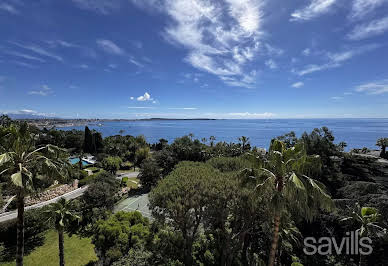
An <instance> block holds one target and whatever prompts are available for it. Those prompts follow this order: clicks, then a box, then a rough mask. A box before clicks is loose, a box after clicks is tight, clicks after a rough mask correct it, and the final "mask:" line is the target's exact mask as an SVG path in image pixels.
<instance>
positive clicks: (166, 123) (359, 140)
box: [60, 119, 388, 150]
mask: <svg viewBox="0 0 388 266" xmlns="http://www.w3.org/2000/svg"><path fill="white" fill-rule="evenodd" d="M322 126H327V127H328V128H329V129H330V130H332V131H333V134H334V136H335V142H336V143H338V142H340V141H345V142H346V143H347V144H348V147H347V148H346V149H347V150H349V149H351V148H362V147H367V148H370V149H378V147H376V146H375V144H376V140H377V139H378V138H381V137H388V119H257V120H256V119H255V120H151V121H127V122H103V123H102V126H98V125H96V124H90V125H89V128H90V129H95V130H97V131H99V132H101V133H102V135H103V136H104V137H107V136H111V135H116V134H119V131H120V130H124V135H133V136H137V135H144V136H145V137H146V139H147V141H148V142H150V143H155V142H158V140H159V139H160V138H165V139H167V140H168V141H169V143H171V142H172V141H173V140H174V139H175V138H177V137H181V136H183V135H187V134H189V133H193V134H194V138H198V139H200V140H201V139H202V138H207V139H209V137H210V136H215V137H216V141H226V142H238V138H239V137H241V136H247V137H249V140H250V143H251V145H254V146H258V147H263V148H268V146H269V142H270V140H271V139H272V138H274V137H277V136H280V135H283V134H285V133H288V132H290V131H295V133H296V134H297V135H298V136H300V135H301V134H302V133H303V132H305V131H307V132H311V130H312V129H314V128H320V127H322ZM73 128H74V129H79V130H83V129H84V126H75V127H65V128H60V129H64V130H70V129H73Z"/></svg>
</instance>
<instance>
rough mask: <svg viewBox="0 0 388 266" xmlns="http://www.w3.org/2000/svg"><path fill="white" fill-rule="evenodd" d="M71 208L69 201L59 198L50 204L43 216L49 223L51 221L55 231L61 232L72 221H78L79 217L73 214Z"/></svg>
mask: <svg viewBox="0 0 388 266" xmlns="http://www.w3.org/2000/svg"><path fill="white" fill-rule="evenodd" d="M73 208H74V207H73V205H72V202H71V201H68V200H66V199H65V198H60V199H59V200H58V201H57V202H54V203H51V204H50V205H49V206H48V207H47V210H45V212H44V214H45V216H46V217H48V220H49V221H50V220H53V222H54V225H55V228H56V229H57V230H63V228H65V226H67V225H68V224H70V223H71V222H72V221H74V220H77V221H78V220H80V217H79V216H78V215H76V214H75V213H74V211H73Z"/></svg>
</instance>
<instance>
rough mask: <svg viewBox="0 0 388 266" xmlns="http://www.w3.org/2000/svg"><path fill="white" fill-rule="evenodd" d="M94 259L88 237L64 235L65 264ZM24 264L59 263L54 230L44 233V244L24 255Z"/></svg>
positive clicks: (77, 264)
mask: <svg viewBox="0 0 388 266" xmlns="http://www.w3.org/2000/svg"><path fill="white" fill-rule="evenodd" d="M96 260H97V257H96V254H95V253H94V245H93V244H92V243H91V240H90V239H89V238H79V237H78V236H76V235H73V236H72V237H69V236H68V235H65V264H66V265H67V266H71V265H74V266H82V265H85V264H87V263H88V262H90V261H96ZM2 265H5V266H8V265H9V266H11V265H15V262H9V263H4V264H2ZM24 265H28V266H41V265H46V266H51V265H53V266H57V265H59V258H58V234H57V232H56V231H49V232H48V233H47V235H46V240H45V243H44V245H43V246H41V247H39V248H37V249H36V250H34V251H33V252H32V253H31V254H30V255H28V256H25V257H24Z"/></svg>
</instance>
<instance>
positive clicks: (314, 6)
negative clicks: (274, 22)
mask: <svg viewBox="0 0 388 266" xmlns="http://www.w3.org/2000/svg"><path fill="white" fill-rule="evenodd" d="M335 2H336V0H311V3H310V4H309V5H308V6H306V7H304V8H302V9H298V10H296V11H295V12H294V13H292V14H291V21H303V20H311V19H314V18H316V17H318V16H320V15H323V14H326V13H328V12H330V11H331V8H332V7H333V5H334V4H335Z"/></svg>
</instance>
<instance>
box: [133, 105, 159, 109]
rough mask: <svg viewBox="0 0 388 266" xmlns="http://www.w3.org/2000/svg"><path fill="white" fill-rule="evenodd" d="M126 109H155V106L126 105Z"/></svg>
mask: <svg viewBox="0 0 388 266" xmlns="http://www.w3.org/2000/svg"><path fill="white" fill-rule="evenodd" d="M128 109H155V107H148V106H128Z"/></svg>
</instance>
